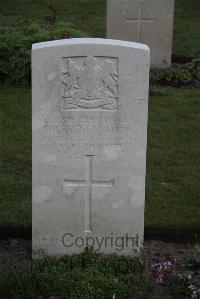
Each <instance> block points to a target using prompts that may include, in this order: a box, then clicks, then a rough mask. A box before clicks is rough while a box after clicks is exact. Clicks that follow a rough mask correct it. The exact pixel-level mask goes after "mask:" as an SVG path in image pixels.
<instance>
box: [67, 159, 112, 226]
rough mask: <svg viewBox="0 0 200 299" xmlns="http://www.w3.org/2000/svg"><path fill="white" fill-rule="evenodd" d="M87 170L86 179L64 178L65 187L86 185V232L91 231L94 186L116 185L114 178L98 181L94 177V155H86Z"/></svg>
mask: <svg viewBox="0 0 200 299" xmlns="http://www.w3.org/2000/svg"><path fill="white" fill-rule="evenodd" d="M85 158H86V171H85V179H84V180H68V179H64V187H67V186H68V187H73V186H75V187H76V186H82V187H85V232H91V231H92V228H91V201H92V187H93V186H102V187H105V186H110V187H114V179H112V180H105V181H98V180H93V178H92V161H93V156H92V155H86V156H85Z"/></svg>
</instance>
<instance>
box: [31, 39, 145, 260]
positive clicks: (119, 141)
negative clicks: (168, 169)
mask: <svg viewBox="0 0 200 299" xmlns="http://www.w3.org/2000/svg"><path fill="white" fill-rule="evenodd" d="M32 80H33V82H32V84H33V85H32V92H33V94H32V97H33V256H34V257H39V256H41V255H43V254H47V255H57V256H60V255H64V254H72V253H79V252H81V251H83V250H84V247H94V248H95V249H96V250H97V251H100V252H105V253H114V252H116V253H118V254H130V255H134V254H136V253H138V252H139V251H140V249H141V246H142V243H143V232H144V198H145V167H146V139H147V114H148V86H149V49H148V47H147V46H145V45H142V44H136V43H131V42H123V41H116V40H104V39H71V40H60V41H51V42H44V43H38V44H34V45H33V50H32Z"/></svg>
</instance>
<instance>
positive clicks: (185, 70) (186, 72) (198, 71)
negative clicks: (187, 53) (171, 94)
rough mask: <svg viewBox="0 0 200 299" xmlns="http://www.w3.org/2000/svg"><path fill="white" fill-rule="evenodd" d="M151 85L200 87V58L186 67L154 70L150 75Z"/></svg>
mask: <svg viewBox="0 0 200 299" xmlns="http://www.w3.org/2000/svg"><path fill="white" fill-rule="evenodd" d="M150 83H151V84H152V85H165V86H167V85H168V86H174V87H187V86H188V87H199V86H200V58H196V59H194V60H192V62H191V63H187V64H185V65H179V66H176V67H172V68H167V69H160V70H158V69H154V70H152V71H151V73H150Z"/></svg>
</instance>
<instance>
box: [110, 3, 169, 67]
mask: <svg viewBox="0 0 200 299" xmlns="http://www.w3.org/2000/svg"><path fill="white" fill-rule="evenodd" d="M173 17H174V0H107V37H108V38H114V39H120V40H128V41H133V42H139V43H144V44H147V45H148V46H149V48H150V51H151V66H152V67H158V68H160V67H168V66H170V65H171V51H172V35H173Z"/></svg>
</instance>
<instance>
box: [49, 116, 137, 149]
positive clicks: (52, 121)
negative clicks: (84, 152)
mask: <svg viewBox="0 0 200 299" xmlns="http://www.w3.org/2000/svg"><path fill="white" fill-rule="evenodd" d="M44 128H45V136H46V137H47V138H48V140H50V141H51V142H53V143H54V144H55V145H56V147H57V150H59V151H71V150H73V149H74V148H76V147H80V146H81V147H84V148H85V149H96V148H101V147H109V146H112V147H113V146H114V147H122V146H126V145H128V144H130V143H133V142H134V134H133V129H134V121H133V118H132V117H129V118H126V119H120V118H118V117H112V116H105V117H103V116H93V117H87V116H86V117H85V116H84V117H81V116H80V117H78V118H75V117H74V118H73V117H60V116H57V117H55V116H54V117H53V116H52V117H50V118H46V119H45V120H44Z"/></svg>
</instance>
